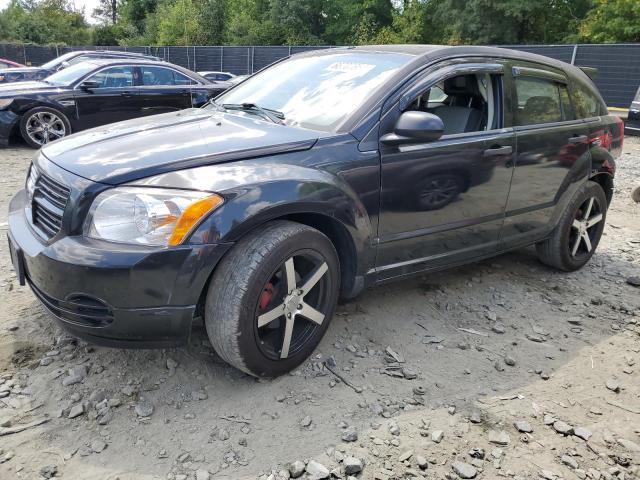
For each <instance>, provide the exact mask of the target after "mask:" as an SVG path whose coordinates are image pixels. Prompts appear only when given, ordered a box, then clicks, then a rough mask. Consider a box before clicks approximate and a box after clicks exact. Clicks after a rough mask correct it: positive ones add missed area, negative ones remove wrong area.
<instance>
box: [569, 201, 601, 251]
mask: <svg viewBox="0 0 640 480" xmlns="http://www.w3.org/2000/svg"><path fill="white" fill-rule="evenodd" d="M603 220H604V213H603V210H602V206H601V205H600V202H599V201H598V199H597V198H596V197H589V198H588V199H586V200H585V201H584V202H583V203H582V204H581V205H580V208H578V210H577V211H576V214H575V216H574V219H573V223H572V224H571V232H570V234H569V244H568V248H569V253H570V255H571V257H572V258H579V257H582V256H585V255H590V254H591V252H592V251H593V248H594V247H593V244H594V243H595V241H596V240H597V238H596V235H597V234H598V226H599V224H600V222H602V221H603Z"/></svg>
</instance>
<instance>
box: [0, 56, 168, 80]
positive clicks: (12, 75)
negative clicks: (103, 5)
mask: <svg viewBox="0 0 640 480" xmlns="http://www.w3.org/2000/svg"><path fill="white" fill-rule="evenodd" d="M100 58H102V59H107V60H108V59H111V60H113V59H118V58H128V59H131V60H156V61H160V58H158V57H154V56H153V55H145V54H142V53H133V52H117V51H111V50H78V51H75V52H69V53H65V54H64V55H60V56H59V57H57V58H54V59H53V60H50V61H48V62H47V63H45V64H43V65H42V66H40V67H24V66H22V67H18V68H15V67H14V68H0V84H2V83H12V82H26V81H30V80H42V79H45V78H47V77H48V76H49V75H52V74H54V73H56V72H58V71H60V70H62V69H64V68H67V67H68V66H70V65H75V64H76V63H80V62H86V61H87V60H96V59H100Z"/></svg>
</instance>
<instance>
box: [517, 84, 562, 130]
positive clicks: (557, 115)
mask: <svg viewBox="0 0 640 480" xmlns="http://www.w3.org/2000/svg"><path fill="white" fill-rule="evenodd" d="M515 86H516V103H515V108H516V111H515V122H514V124H515V125H516V126H523V125H538V124H541V123H553V122H561V121H563V120H570V119H571V118H570V116H572V113H571V112H570V111H566V112H565V114H564V115H563V104H565V102H567V101H568V93H567V92H566V89H567V87H566V85H564V84H562V83H558V82H555V81H553V80H550V79H546V78H536V77H527V76H522V77H516V78H515ZM563 97H564V100H563ZM566 106H567V108H570V102H569V104H568V105H566Z"/></svg>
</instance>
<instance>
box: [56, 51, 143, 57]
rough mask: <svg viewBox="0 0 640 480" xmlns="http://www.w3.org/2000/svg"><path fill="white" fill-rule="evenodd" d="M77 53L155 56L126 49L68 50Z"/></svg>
mask: <svg viewBox="0 0 640 480" xmlns="http://www.w3.org/2000/svg"><path fill="white" fill-rule="evenodd" d="M70 53H73V54H76V55H84V54H87V53H95V54H99V55H114V56H117V55H120V56H129V57H141V58H147V57H153V56H154V55H151V54H148V53H140V52H126V51H120V50H73V51H71V52H67V54H70Z"/></svg>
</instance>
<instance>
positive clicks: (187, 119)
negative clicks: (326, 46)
mask: <svg viewBox="0 0 640 480" xmlns="http://www.w3.org/2000/svg"><path fill="white" fill-rule="evenodd" d="M622 141H623V130H622V124H621V122H620V121H619V119H617V118H616V117H614V116H610V115H609V114H608V112H607V108H606V106H605V104H604V102H603V100H602V98H601V96H600V94H599V93H598V92H597V90H596V88H595V87H594V85H593V83H592V82H591V81H590V80H589V78H588V77H587V76H586V75H585V74H584V73H583V72H582V71H581V70H580V69H578V68H576V67H574V66H571V65H568V64H566V63H562V62H558V61H555V60H551V59H549V58H545V57H541V56H537V55H532V54H527V53H522V52H515V51H511V50H504V49H498V48H487V47H432V46H417V45H412V46H386V47H357V48H339V49H330V50H323V51H314V52H307V53H303V54H300V55H296V56H293V57H290V58H288V59H285V60H283V61H280V62H278V63H276V64H274V65H272V66H270V67H268V68H266V69H265V70H263V71H261V72H259V73H258V74H256V75H254V76H252V77H250V78H249V79H247V80H245V81H244V82H242V83H241V84H239V85H237V86H236V87H234V88H232V89H230V90H229V91H227V92H225V93H224V94H222V95H221V96H219V97H218V98H217V99H216V100H215V101H214V102H210V103H209V104H208V105H207V106H206V107H204V108H201V109H189V110H184V111H181V112H175V113H167V114H162V115H156V116H152V117H147V118H144V119H138V120H133V121H126V122H122V123H117V124H112V125H109V126H106V127H100V128H96V129H92V130H88V131H86V132H83V133H79V134H75V135H71V136H69V137H67V138H64V139H62V140H58V141H55V142H52V143H51V144H49V145H46V146H45V147H44V148H42V150H41V151H40V152H39V153H38V154H37V155H36V157H35V159H34V161H33V163H32V165H31V167H30V170H29V173H28V177H27V179H26V185H25V188H24V189H23V190H21V191H20V192H18V193H17V194H16V196H15V197H14V198H13V199H12V201H11V205H10V213H9V242H10V248H11V254H12V259H13V263H14V266H15V268H16V270H17V272H18V275H19V278H20V280H21V282H22V283H27V284H28V285H29V286H30V287H31V288H32V290H33V292H34V293H35V295H36V296H37V297H38V298H39V299H40V300H41V302H42V303H43V304H44V306H45V307H46V308H47V309H48V310H49V311H50V312H51V313H53V315H54V316H55V317H56V318H57V319H58V320H59V322H60V323H61V324H62V325H63V326H64V327H66V328H67V329H68V330H70V331H71V332H73V333H74V334H76V335H78V336H80V337H82V338H85V339H87V340H89V341H93V342H96V343H101V344H106V345H113V346H125V347H126V346H132V347H138V346H140V347H151V346H175V345H180V344H184V343H185V342H186V341H187V340H188V338H189V335H190V331H191V325H192V321H193V320H194V318H196V317H202V318H203V320H204V323H205V326H206V329H207V332H208V335H209V338H210V340H211V344H212V345H213V348H214V349H215V350H216V352H217V353H218V354H219V355H220V356H221V357H222V358H223V359H224V360H226V361H227V362H229V363H230V364H232V365H234V366H235V367H237V368H239V369H241V370H243V371H245V372H247V373H249V374H251V375H255V376H275V375H279V374H282V373H284V372H287V371H289V370H291V369H293V368H294V367H296V366H297V365H299V364H300V363H301V362H303V361H304V360H305V359H306V358H307V357H308V356H309V355H310V354H311V353H312V352H313V351H314V349H315V348H316V347H317V345H318V343H319V342H320V340H321V338H322V336H323V334H324V333H325V331H326V330H327V327H328V326H329V322H330V320H331V317H332V315H333V312H334V308H335V305H336V302H337V301H338V299H339V298H343V299H349V298H353V297H355V296H356V295H358V294H359V293H360V292H361V291H362V290H363V289H364V288H365V287H369V286H372V285H376V284H380V283H383V282H387V281H390V280H396V279H401V278H405V277H407V276H409V275H414V274H424V273H425V272H431V271H434V270H437V269H442V268H445V267H449V266H453V265H460V264H464V263H469V262H474V261H477V260H480V259H483V258H487V257H490V256H493V255H497V254H499V253H502V252H505V251H507V250H512V249H516V248H521V247H525V246H529V245H535V246H536V247H537V250H538V253H539V255H540V258H541V260H542V261H543V262H544V263H546V264H548V265H550V266H553V267H555V268H558V269H560V270H565V271H571V270H576V269H578V268H580V267H582V266H583V265H584V264H585V263H586V262H587V261H588V260H589V258H590V257H591V256H592V255H593V253H594V251H595V249H596V248H597V246H598V242H599V240H600V237H601V235H602V232H603V229H604V225H605V216H606V213H607V207H608V205H609V202H610V201H611V196H612V192H613V177H614V172H615V158H616V157H617V156H618V155H619V154H620V152H621V148H622Z"/></svg>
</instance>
